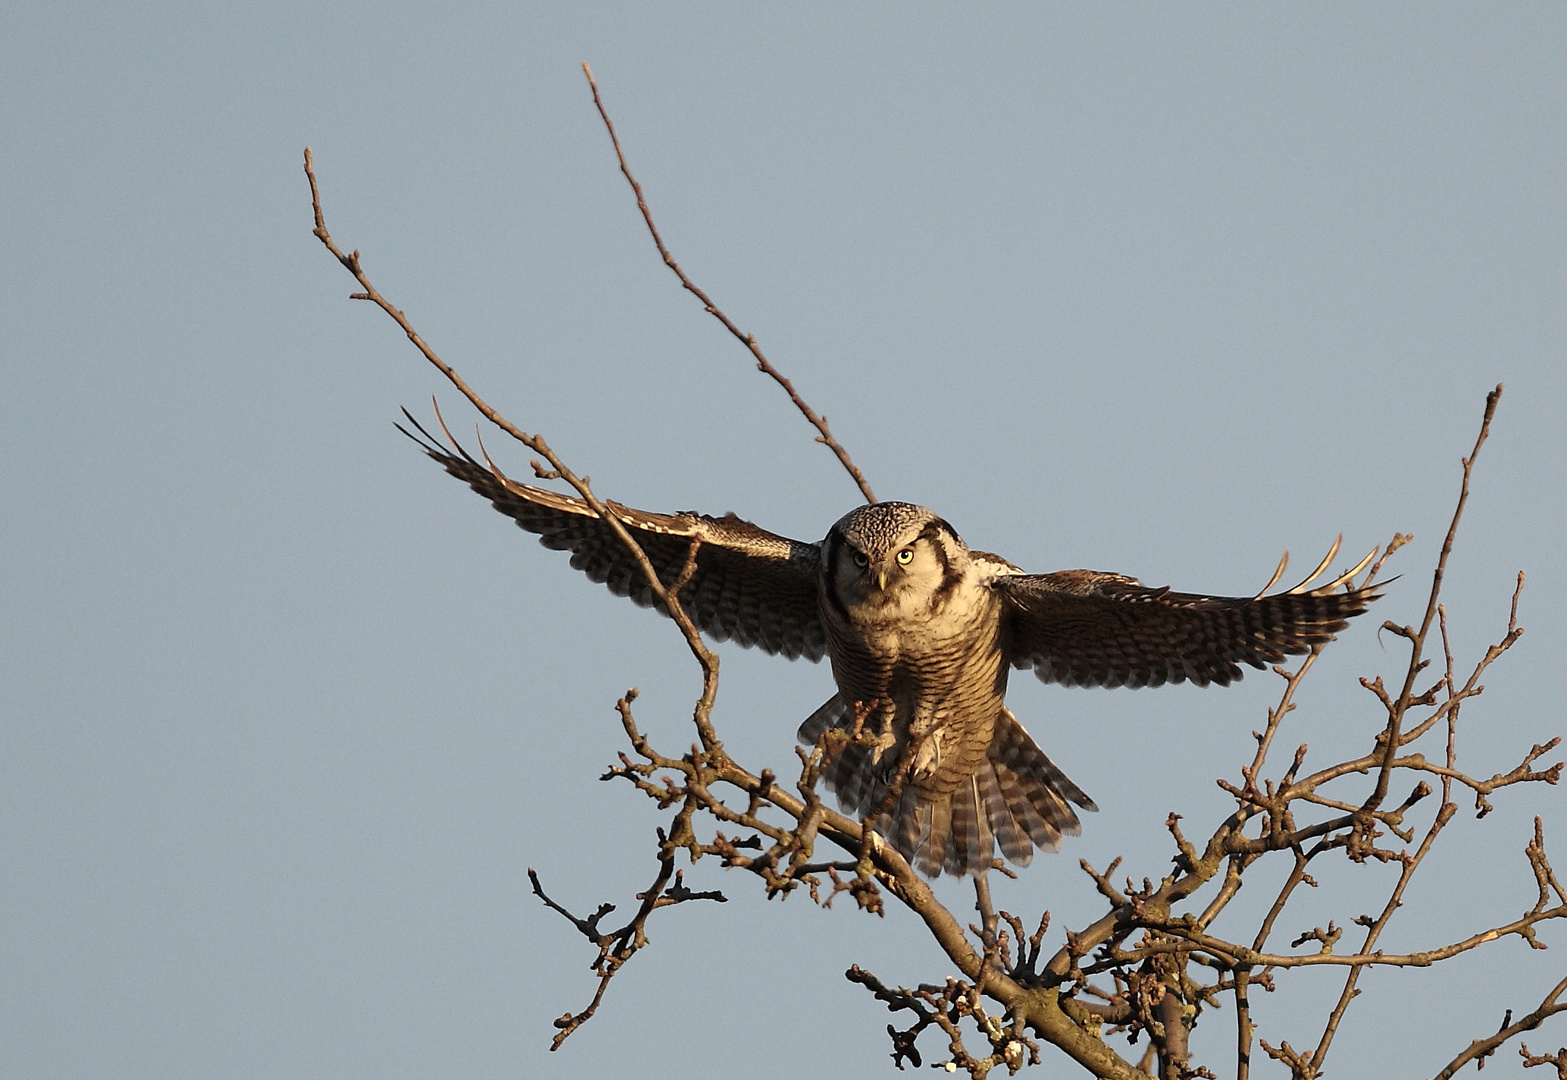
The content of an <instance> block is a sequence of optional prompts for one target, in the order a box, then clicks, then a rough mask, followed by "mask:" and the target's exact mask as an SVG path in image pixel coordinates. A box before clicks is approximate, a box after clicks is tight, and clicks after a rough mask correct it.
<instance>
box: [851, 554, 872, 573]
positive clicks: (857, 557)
mask: <svg viewBox="0 0 1567 1080" xmlns="http://www.w3.org/2000/svg"><path fill="white" fill-rule="evenodd" d="M870 564H871V561H870V559H868V558H866V556H865V552H863V551H856V552H855V553H854V565H855V566H858V567H859V568H860V569H861V570H863V569H865V568H866V567H867V566H869V565H870Z"/></svg>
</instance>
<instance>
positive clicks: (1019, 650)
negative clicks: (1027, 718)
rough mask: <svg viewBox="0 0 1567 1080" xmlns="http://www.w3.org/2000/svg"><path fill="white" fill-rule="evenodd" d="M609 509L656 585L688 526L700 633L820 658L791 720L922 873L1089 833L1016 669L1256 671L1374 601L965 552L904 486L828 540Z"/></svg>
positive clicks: (560, 503)
mask: <svg viewBox="0 0 1567 1080" xmlns="http://www.w3.org/2000/svg"><path fill="white" fill-rule="evenodd" d="M409 419H410V421H411V420H412V417H409ZM414 426H415V427H416V428H418V424H417V423H415V425H414ZM418 430H419V432H420V434H422V435H426V439H417V438H416V437H415V436H412V435H411V434H410V437H413V438H416V441H418V442H419V443H420V445H421V447H422V448H423V449H424V452H425V453H427V454H428V455H429V456H430V457H432V458H434V459H435V460H436V461H437V462H439V463H440V464H441V465H442V466H443V467H444V468H445V469H446V471H447V472H449V473H451V474H452V475H453V476H455V477H457V478H458V479H459V480H462V481H463V482H465V483H466V484H468V485H469V486H470V487H471V488H472V489H473V490H474V491H476V492H478V493H479V494H480V495H482V496H484V497H485V498H486V499H489V500H490V502H491V503H493V504H494V506H495V508H496V509H497V510H499V511H500V512H501V513H503V514H506V515H507V516H509V517H511V518H513V519H515V520H516V522H517V524H518V525H520V526H521V527H522V528H524V529H526V530H528V531H529V532H532V533H537V534H538V536H539V542H540V543H541V544H543V545H544V546H545V547H547V548H554V549H556V550H561V551H570V552H571V565H572V566H573V567H575V568H576V569H578V570H581V571H582V572H584V573H585V574H587V575H588V577H589V578H591V579H592V580H593V581H597V582H601V583H603V584H605V585H608V586H609V589H610V591H611V592H613V593H614V594H615V595H617V596H629V597H630V598H631V599H632V600H633V601H635V602H636V603H637V604H640V605H642V606H644V607H648V606H653V605H654V604H655V600H654V597H653V592H652V589H651V588H649V586H648V583H647V581H646V579H645V578H643V576H642V573H641V571H640V570H639V569H638V567H637V565H636V564H635V562H634V561H633V559H632V557H631V555H630V553H629V552H628V551H627V549H626V547H625V546H624V544H622V542H621V541H620V539H619V538H618V537H617V536H616V535H615V533H614V531H613V530H612V529H611V528H610V527H609V525H608V524H607V523H606V522H605V521H603V520H602V519H600V518H599V517H597V516H596V515H595V514H594V513H593V511H592V509H591V508H589V507H588V505H587V504H586V503H585V502H583V501H582V500H581V499H578V498H574V497H572V496H569V495H562V494H559V493H557V492H553V491H548V490H545V489H543V488H537V487H532V486H530V485H528V484H522V483H518V482H517V481H515V480H511V479H509V478H507V477H505V476H503V475H502V474H501V473H500V472H499V471H498V470H496V469H495V468H494V466H493V465H490V464H482V465H481V464H480V463H479V462H477V461H475V460H474V459H473V458H471V457H469V456H468V454H467V453H466V452H465V451H463V450H462V449H461V448H460V447H457V446H455V444H454V446H453V450H451V451H448V450H447V449H445V448H444V447H442V446H441V445H440V444H439V443H438V442H436V441H435V440H434V439H433V438H429V437H428V433H426V432H425V431H424V429H423V428H418ZM604 505H605V508H606V509H607V510H608V511H609V512H610V513H612V514H614V515H615V516H616V517H617V518H618V519H619V520H620V522H621V523H622V524H623V525H624V526H625V527H626V529H627V530H629V532H630V533H631V535H632V536H633V537H635V538H636V540H637V542H638V544H640V545H641V547H642V550H643V551H644V552H645V553H646V554H647V557H648V559H649V560H650V561H651V562H652V564H653V567H654V568H655V569H656V570H657V571H658V574H659V577H660V579H661V580H662V581H664V582H673V581H674V580H675V579H676V578H677V577H678V575H679V574H680V573H681V570H682V569H683V567H684V566H685V564H686V559H687V556H688V553H689V551H690V548H691V543H692V541H693V540H696V539H699V540H700V541H701V543H700V547H699V549H698V552H697V557H696V565H695V570H694V573H693V574H692V576H691V578H690V580H689V581H688V582H687V584H686V585H685V587H684V588H682V589H681V591H680V594H679V597H680V603H681V605H682V606H683V607H684V608H685V610H686V613H687V614H688V615H689V616H690V618H691V621H692V622H693V623H694V624H695V625H696V627H697V628H698V629H699V630H701V631H702V632H703V633H704V634H707V635H708V636H709V637H712V638H714V639H716V640H718V641H735V642H737V643H739V644H740V645H742V646H744V647H746V648H750V647H752V646H756V647H759V648H761V649H763V650H764V651H766V652H769V653H774V654H782V655H783V656H786V657H788V658H789V659H791V660H793V659H796V658H798V657H805V658H806V659H808V660H812V661H817V660H820V659H821V658H822V657H824V656H825V657H827V658H828V659H829V660H830V661H831V664H832V674H833V680H834V681H835V682H836V683H837V686H838V692H837V693H836V694H834V695H833V696H832V697H831V698H830V699H828V701H827V702H826V703H825V704H824V705H822V707H821V708H819V709H817V710H816V711H815V712H814V713H812V714H811V716H810V717H808V718H807V719H806V721H805V722H804V724H802V725H801V727H800V730H799V738H800V740H801V741H802V742H804V743H807V744H813V743H815V742H816V741H817V740H818V738H819V737H820V736H821V735H822V734H823V732H825V731H827V730H828V729H829V728H840V729H848V728H850V727H851V726H852V725H855V724H856V723H858V725H859V730H858V735H857V737H856V738H855V739H854V740H852V741H850V742H849V743H847V744H846V745H844V746H843V748H842V750H841V751H840V752H839V754H838V756H837V757H835V758H834V759H832V761H831V763H830V764H829V766H828V768H827V771H826V773H825V779H826V781H827V785H828V787H829V788H831V789H832V790H833V791H834V792H835V793H836V795H837V797H838V801H839V803H840V804H841V805H842V807H843V809H844V811H845V812H846V813H850V814H854V815H857V816H860V817H861V818H867V817H874V821H873V825H874V827H875V828H876V830H877V831H878V832H879V833H881V834H882V835H883V836H884V837H886V838H887V839H888V840H890V841H891V842H892V844H893V845H894V846H895V847H896V848H897V849H898V851H899V852H901V853H902V854H903V856H904V857H905V858H907V859H908V860H909V861H910V862H911V863H912V864H913V865H914V866H916V867H918V868H919V870H920V871H921V872H923V873H925V874H927V875H929V876H931V877H935V876H937V875H939V874H940V873H941V872H942V871H946V872H947V873H949V874H955V875H964V874H982V873H984V872H985V871H986V870H988V869H990V868H991V867H992V865H993V862H994V859H995V850H996V847H997V846H999V847H1000V849H1001V853H1002V854H1003V855H1004V856H1005V857H1006V858H1007V859H1008V860H1009V861H1011V862H1013V863H1016V864H1018V865H1020V866H1026V865H1027V864H1028V862H1029V861H1030V859H1032V857H1033V853H1034V848H1036V847H1037V848H1040V849H1041V850H1044V851H1054V850H1055V849H1056V848H1057V847H1059V846H1060V842H1061V837H1062V836H1063V835H1076V834H1077V833H1078V832H1079V831H1080V826H1079V822H1078V818H1077V814H1076V812H1075V811H1074V810H1073V809H1072V805H1073V804H1075V805H1076V806H1078V807H1081V808H1083V809H1085V810H1094V809H1097V807H1095V806H1094V803H1093V801H1092V800H1091V799H1089V797H1088V796H1087V795H1086V794H1084V793H1083V791H1082V790H1081V789H1079V788H1078V786H1077V785H1076V784H1074V783H1072V781H1071V780H1069V779H1067V777H1066V775H1065V774H1064V773H1062V772H1061V770H1060V769H1058V768H1057V767H1056V765H1055V764H1054V763H1053V762H1052V761H1051V760H1050V759H1049V758H1048V757H1046V756H1045V754H1044V752H1043V751H1041V750H1040V749H1039V746H1038V745H1037V744H1036V743H1035V742H1034V740H1033V739H1032V738H1030V737H1029V734H1028V732H1026V731H1024V730H1023V726H1022V725H1021V724H1020V723H1018V720H1017V718H1016V717H1015V716H1013V715H1012V712H1011V711H1010V710H1009V709H1008V708H1007V706H1006V702H1005V697H1006V689H1007V674H1008V671H1009V670H1010V669H1011V668H1014V667H1017V668H1032V669H1033V671H1034V674H1035V675H1037V676H1038V677H1039V678H1040V679H1042V680H1043V681H1045V682H1057V683H1061V684H1063V685H1066V686H1129V687H1142V686H1162V685H1163V684H1165V683H1179V682H1186V681H1188V680H1189V681H1191V682H1193V683H1196V684H1197V685H1198V686H1207V685H1208V684H1209V683H1218V684H1220V685H1221V686H1224V685H1228V684H1229V683H1231V682H1233V681H1234V680H1237V679H1239V678H1240V677H1241V667H1240V665H1242V664H1250V665H1251V666H1252V667H1256V668H1261V667H1264V666H1265V665H1267V664H1270V663H1278V662H1280V661H1282V660H1283V659H1284V657H1285V656H1286V655H1287V654H1293V653H1304V652H1307V651H1309V650H1310V649H1311V648H1312V647H1313V646H1315V645H1319V644H1321V643H1324V642H1326V641H1329V640H1331V639H1332V638H1333V636H1334V634H1335V633H1336V632H1337V631H1339V630H1342V629H1343V628H1344V627H1345V626H1346V625H1347V620H1348V619H1350V618H1351V617H1353V616H1355V615H1358V614H1360V613H1361V612H1363V611H1364V610H1365V609H1366V605H1367V604H1368V603H1370V602H1371V601H1372V600H1375V599H1376V598H1377V597H1376V594H1375V593H1373V592H1371V591H1369V589H1367V588H1364V587H1363V588H1360V589H1355V588H1354V587H1353V585H1352V584H1350V585H1349V586H1348V587H1344V586H1346V583H1347V582H1350V580H1351V578H1352V575H1353V574H1354V573H1355V572H1356V571H1358V570H1359V569H1360V567H1357V568H1356V571H1351V572H1350V574H1346V575H1344V576H1342V577H1340V578H1339V579H1338V580H1336V581H1334V582H1331V583H1329V584H1327V585H1323V586H1320V587H1317V588H1307V584H1308V583H1309V581H1310V580H1311V579H1308V582H1307V583H1303V584H1302V585H1301V586H1298V587H1297V588H1295V589H1293V590H1290V591H1288V592H1283V593H1275V594H1273V595H1271V596H1257V597H1252V598H1244V597H1227V596H1202V595H1197V594H1192V593H1178V592H1171V591H1170V590H1169V589H1168V588H1147V587H1145V586H1143V585H1141V584H1139V583H1138V581H1137V579H1136V578H1131V577H1126V576H1125V575H1122V574H1109V573H1101V572H1098V571H1093V570H1063V571H1057V572H1056V573H1052V574H1026V573H1024V572H1023V571H1022V570H1020V569H1018V568H1017V567H1016V566H1014V565H1012V564H1011V563H1010V562H1008V561H1007V560H1005V559H1003V558H1001V557H999V556H997V555H992V554H989V553H987V552H982V551H971V550H970V549H969V548H968V547H967V545H965V544H964V543H963V541H962V540H961V539H960V538H959V537H958V534H957V533H956V532H955V531H954V530H953V528H952V527H951V526H950V525H948V524H947V523H946V522H945V521H943V520H942V519H941V518H940V517H939V516H937V515H936V514H935V513H932V512H931V511H930V510H927V509H925V508H924V507H922V506H915V505H913V504H911V503H903V502H885V503H873V504H869V505H865V506H860V507H858V508H856V509H854V510H851V511H850V512H849V513H848V514H846V515H844V517H842V518H841V519H839V521H838V522H837V523H836V524H834V525H833V526H832V528H831V529H829V530H828V531H827V536H826V538H825V539H823V540H822V541H821V542H820V543H803V542H801V541H798V540H790V539H788V538H787V537H783V536H778V535H776V534H774V533H771V532H768V531H767V530H765V529H762V528H758V527H757V526H755V525H753V524H751V523H750V522H748V521H743V520H741V519H740V518H738V517H736V516H735V515H734V514H726V515H725V516H723V517H710V516H708V515H706V514H697V513H676V514H653V513H648V512H646V511H643V510H634V509H632V508H631V507H628V506H622V505H620V504H618V503H613V502H608V503H605V504H604ZM1335 551H1336V545H1335ZM1331 557H1332V553H1331V552H1330V553H1329V558H1331ZM1326 562H1327V560H1324V564H1323V565H1324V566H1325V565H1326ZM1364 565H1365V564H1364V563H1362V564H1361V566H1362V567H1363V566H1364ZM1320 570H1321V568H1320V567H1319V572H1320ZM1315 576H1316V575H1313V577H1315ZM856 706H858V710H857V709H856ZM857 711H858V716H856V712H857ZM900 766H902V769H901V775H899V773H900ZM893 792H895V797H893V798H889V793H893Z"/></svg>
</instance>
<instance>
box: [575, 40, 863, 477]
mask: <svg viewBox="0 0 1567 1080" xmlns="http://www.w3.org/2000/svg"><path fill="white" fill-rule="evenodd" d="M582 73H583V74H584V75H586V76H587V77H588V86H589V87H590V88H591V89H592V90H593V104H594V106H595V107H596V108H597V109H598V112H599V117H600V118H601V119H602V120H603V121H604V129H605V130H606V131H608V132H609V140H610V142H611V143H613V144H614V146H615V158H616V160H618V161H619V162H620V172H621V174H622V175H623V176H625V178H626V182H627V183H628V184H630V185H631V190H632V191H633V192H634V193H635V194H636V197H637V209H638V210H640V211H642V220H643V221H645V222H646V223H647V231H648V233H649V234H650V235H651V236H652V237H653V243H654V244H655V245H657V247H658V254H659V257H660V258H662V259H663V260H664V265H665V266H667V267H669V269H670V270H672V271H674V274H675V276H676V277H677V278H679V279H680V284H681V285H682V286H684V288H685V289H686V291H687V292H689V293H690V294H691V295H692V296H694V297H696V298H697V299H698V300H700V301H701V302H702V309H703V310H704V311H706V312H707V313H708V314H709V315H711V316H712V317H713V318H715V319H717V320H718V321H719V322H721V323H723V324H724V329H725V330H728V331H729V332H730V333H731V334H733V335H734V336H735V338H736V339H737V340H738V341H739V342H740V344H742V345H744V346H745V347H746V348H747V349H749V350H750V352H751V355H752V356H754V357H755V358H756V367H757V370H758V371H760V372H762V373H763V374H764V375H766V376H768V378H770V379H772V380H773V381H774V382H776V383H777V384H778V385H779V386H781V387H783V389H784V393H786V394H788V395H789V400H790V401H792V402H794V407H795V408H797V409H799V410H800V413H801V415H803V416H804V417H805V418H806V419H807V420H809V421H810V423H811V426H812V427H814V428H815V429H816V430H817V431H818V432H819V433H820V434H818V435H817V437H816V441H817V442H819V443H821V444H822V445H824V446H826V447H827V449H829V450H831V451H832V452H833V454H834V455H835V456H836V457H837V458H838V461H839V463H840V464H841V465H842V466H843V467H844V469H846V470H847V471H848V473H849V476H850V478H852V479H853V480H854V483H855V485H856V486H857V487H858V488H859V489H860V494H861V495H863V496H865V501H866V502H868V503H873V502H875V501H876V495H875V494H874V493H873V492H872V491H871V486H870V484H869V483H868V482H867V481H866V479H865V475H864V474H863V473H861V472H860V469H859V466H857V465H855V464H854V460H853V459H852V458H850V457H849V452H848V451H847V450H845V449H844V448H843V444H842V443H840V442H839V441H838V440H837V439H835V438H833V434H832V432H831V431H830V430H828V427H827V418H826V417H825V416H818V415H817V414H816V412H815V411H814V410H813V409H812V408H811V407H810V406H809V405H807V404H806V403H805V399H804V398H802V397H801V396H800V395H799V393H798V392H797V391H796V390H795V388H794V384H793V383H792V382H790V381H789V380H788V379H786V378H784V376H783V374H782V373H781V372H780V371H779V370H778V369H777V368H775V367H773V365H772V364H771V363H769V362H768V360H767V357H766V356H764V355H763V354H762V349H761V347H760V346H759V345H757V343H756V335H755V334H748V333H746V332H745V331H743V330H741V329H740V328H739V327H738V326H736V325H735V324H734V323H733V322H731V321H730V319H729V316H727V315H725V314H724V313H723V312H722V311H720V310H719V309H718V305H717V304H715V303H713V301H712V299H711V298H710V297H709V296H708V295H707V293H705V292H703V291H702V290H701V289H700V288H698V287H697V285H696V283H695V282H693V281H692V280H691V279H690V278H689V277H687V276H686V272H685V271H684V270H682V269H681V268H680V264H679V263H677V262H676V261H675V257H674V256H673V255H671V254H670V253H669V249H668V248H667V247H665V246H664V238H663V237H662V236H660V235H659V232H658V226H657V225H654V224H653V212H652V211H651V210H649V209H648V206H647V199H646V198H644V197H643V195H642V185H641V184H639V183H637V178H636V177H634V176H632V175H631V166H629V165H627V164H626V155H625V152H624V151H623V150H621V148H620V138H619V137H618V136H617V135H616V134H615V125H614V124H613V123H612V122H611V121H610V119H609V113H608V112H607V111H605V109H604V101H603V99H602V98H600V97H599V86H598V83H597V82H596V81H595V80H594V78H593V69H592V68H590V67H589V66H588V65H587V63H586V62H584V63H583V65H582Z"/></svg>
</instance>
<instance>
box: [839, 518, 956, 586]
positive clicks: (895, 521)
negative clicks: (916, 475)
mask: <svg viewBox="0 0 1567 1080" xmlns="http://www.w3.org/2000/svg"><path fill="white" fill-rule="evenodd" d="M823 551H824V553H825V555H826V558H827V572H828V577H829V580H830V581H831V582H832V584H833V586H834V587H835V589H836V590H837V594H838V596H839V597H840V598H841V599H842V600H843V601H844V602H845V603H847V604H850V605H852V604H855V603H862V602H872V603H881V604H888V603H899V604H901V603H903V602H908V601H914V602H929V600H930V599H931V598H932V597H933V596H935V594H937V593H938V591H940V590H941V589H942V587H943V586H944V585H946V584H947V582H948V580H949V579H950V578H951V577H952V575H953V573H954V572H957V573H961V572H962V567H961V566H958V565H956V564H957V563H959V562H960V561H962V560H964V559H965V557H966V556H967V553H968V549H967V548H966V547H965V546H964V545H963V541H962V540H960V539H959V538H958V534H957V533H955V532H953V530H952V526H950V525H948V524H947V523H946V522H945V521H943V520H942V519H941V518H940V517H938V516H937V515H936V514H934V513H932V512H931V511H929V510H927V509H925V508H924V507H923V506H915V505H914V504H913V503H902V502H885V503H872V504H870V505H868V506H861V507H857V508H856V509H854V510H851V511H850V512H849V513H847V514H845V515H844V516H843V517H842V518H841V519H839V521H838V523H837V524H836V525H834V526H833V527H832V528H831V529H830V530H829V531H828V533H827V539H826V541H825V543H824V544H823Z"/></svg>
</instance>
